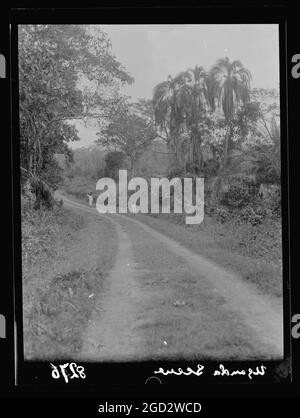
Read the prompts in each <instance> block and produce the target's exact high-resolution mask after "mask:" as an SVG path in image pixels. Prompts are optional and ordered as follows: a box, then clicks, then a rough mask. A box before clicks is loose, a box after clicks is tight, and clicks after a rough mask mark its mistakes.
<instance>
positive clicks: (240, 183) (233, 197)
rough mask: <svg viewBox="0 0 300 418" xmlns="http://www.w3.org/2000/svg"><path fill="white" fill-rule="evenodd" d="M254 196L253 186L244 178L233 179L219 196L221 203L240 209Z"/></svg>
mask: <svg viewBox="0 0 300 418" xmlns="http://www.w3.org/2000/svg"><path fill="white" fill-rule="evenodd" d="M254 198H255V194H254V187H253V185H251V184H249V183H248V182H246V181H245V180H233V182H232V183H231V184H230V185H229V186H228V188H227V190H226V191H225V192H224V193H223V195H222V197H221V203H222V204H223V205H225V206H229V207H231V208H236V209H240V208H243V207H245V206H247V205H248V204H249V203H250V201H252V200H253V199H254Z"/></svg>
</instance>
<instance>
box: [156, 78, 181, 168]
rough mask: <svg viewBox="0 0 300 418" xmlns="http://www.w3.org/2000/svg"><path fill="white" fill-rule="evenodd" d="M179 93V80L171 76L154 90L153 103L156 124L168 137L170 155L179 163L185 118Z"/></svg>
mask: <svg viewBox="0 0 300 418" xmlns="http://www.w3.org/2000/svg"><path fill="white" fill-rule="evenodd" d="M177 93H178V84H177V80H175V79H173V78H172V77H171V76H170V75H169V76H168V79H167V81H163V82H162V83H159V84H158V85H157V86H156V87H155V88H154V91H153V100H152V101H153V107H154V119H155V123H156V125H158V126H159V128H160V129H161V131H162V132H163V133H164V134H165V135H166V141H167V147H168V149H169V151H170V154H175V157H176V159H177V162H178V163H179V162H180V161H179V160H180V158H179V155H178V135H179V129H180V125H181V123H182V122H183V118H182V112H181V109H180V107H179V104H178V98H177Z"/></svg>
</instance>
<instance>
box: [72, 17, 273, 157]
mask: <svg viewBox="0 0 300 418" xmlns="http://www.w3.org/2000/svg"><path fill="white" fill-rule="evenodd" d="M100 26H101V27H102V28H103V30H104V31H105V32H106V33H107V34H108V36H109V38H110V40H111V42H112V52H113V54H114V55H115V56H116V58H117V59H118V61H120V62H121V63H122V65H123V66H124V67H125V68H126V70H127V71H128V72H129V74H130V75H131V76H132V77H133V78H134V79H135V82H134V83H133V84H132V85H129V86H125V87H124V88H123V89H122V93H124V94H126V95H128V96H130V97H131V98H132V100H136V99H138V98H147V99H151V97H152V91H153V88H154V86H155V85H156V84H158V83H160V82H161V81H164V80H166V79H167V77H168V75H171V76H173V77H174V76H176V75H177V74H178V73H179V72H180V71H184V70H186V69H188V68H193V67H195V65H196V64H198V65H201V66H202V67H204V68H205V69H206V70H209V69H210V68H211V66H212V65H213V64H214V63H215V62H216V61H217V59H218V58H223V57H228V58H229V59H230V60H231V61H233V60H236V59H238V60H240V61H241V62H242V63H243V65H244V66H245V67H246V68H247V69H248V70H250V71H251V73H252V83H251V86H252V87H264V88H279V30H278V25H276V24H269V25H267V24H261V25H259V24H254V25H250V24H248V25H247V24H243V25H240V24H235V25H100ZM76 127H77V129H78V131H79V136H80V138H81V139H80V141H77V142H76V143H73V144H72V148H73V149H74V148H78V147H83V146H89V145H92V144H93V142H94V141H95V139H96V132H97V129H96V128H95V127H93V126H89V127H85V126H83V124H81V123H77V124H76Z"/></svg>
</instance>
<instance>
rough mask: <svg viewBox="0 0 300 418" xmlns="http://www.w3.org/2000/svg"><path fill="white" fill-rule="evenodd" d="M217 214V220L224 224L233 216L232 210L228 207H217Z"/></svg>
mask: <svg viewBox="0 0 300 418" xmlns="http://www.w3.org/2000/svg"><path fill="white" fill-rule="evenodd" d="M215 214H216V218H217V220H218V221H219V222H221V223H222V224H223V223H224V222H227V221H229V219H230V216H231V214H230V211H229V210H228V209H227V208H226V207H217V209H216V211H215Z"/></svg>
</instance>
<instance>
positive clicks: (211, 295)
mask: <svg viewBox="0 0 300 418" xmlns="http://www.w3.org/2000/svg"><path fill="white" fill-rule="evenodd" d="M63 200H64V206H65V207H66V208H69V209H72V210H76V211H81V212H86V213H89V214H91V213H93V214H94V215H95V222H97V219H98V220H99V217H101V219H102V220H104V221H105V222H112V223H113V224H114V226H115V228H116V231H117V234H118V243H119V244H118V253H117V256H116V262H115V265H114V267H113V269H112V270H111V271H110V273H109V276H108V277H107V280H106V282H105V286H104V291H103V293H102V294H101V295H100V296H99V298H98V300H97V302H96V306H95V309H94V313H93V315H92V317H91V319H90V321H89V326H88V327H87V329H86V331H85V335H84V338H83V340H84V343H83V348H82V352H81V354H80V358H81V359H83V360H91V361H113V360H115V361H130V360H139V359H162V358H164V359H178V358H184V359H199V360H200V359H222V360H226V359H228V360H230V359H234V360H238V359H241V360H246V359H280V358H283V309H282V306H281V304H280V302H279V301H278V300H274V299H273V298H271V297H268V296H266V295H262V294H260V293H259V292H258V290H257V289H256V288H255V286H254V285H252V284H249V283H246V282H245V281H243V280H242V279H241V278H239V277H237V276H236V275H235V274H233V273H231V272H228V271H226V270H225V269H224V268H222V267H220V266H218V265H216V264H215V263H213V262H211V261H210V260H208V259H206V258H204V257H202V256H201V255H198V254H195V253H193V252H192V251H191V250H190V249H187V248H185V247H183V246H182V245H181V244H179V243H178V242H176V241H174V240H172V239H171V238H169V237H167V236H165V235H163V234H161V233H159V232H157V231H155V230H153V229H152V228H150V227H149V226H147V225H145V224H143V223H142V222H140V221H138V220H136V219H135V217H134V216H124V215H118V214H113V215H112V214H105V215H100V214H99V213H98V212H97V210H96V209H95V208H94V207H93V208H89V207H88V206H87V205H85V204H83V203H79V202H76V201H73V200H71V199H69V198H67V197H64V196H63ZM170 228H171V225H170ZM99 239H101V237H99Z"/></svg>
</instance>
